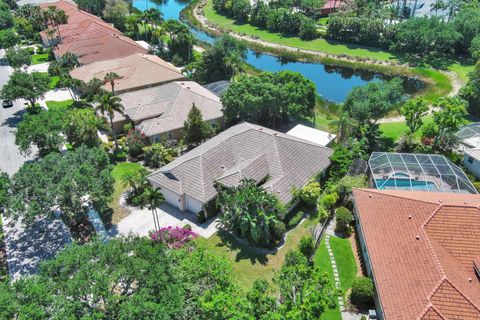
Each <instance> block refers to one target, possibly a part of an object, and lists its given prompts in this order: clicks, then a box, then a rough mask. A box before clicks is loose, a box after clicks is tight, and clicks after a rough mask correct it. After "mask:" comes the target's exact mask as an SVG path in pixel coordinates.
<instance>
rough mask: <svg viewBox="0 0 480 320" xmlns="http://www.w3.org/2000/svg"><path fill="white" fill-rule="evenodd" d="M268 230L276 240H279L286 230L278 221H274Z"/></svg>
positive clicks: (283, 224)
mask: <svg viewBox="0 0 480 320" xmlns="http://www.w3.org/2000/svg"><path fill="white" fill-rule="evenodd" d="M270 228H271V230H272V234H273V237H274V238H275V239H277V240H280V239H281V238H282V236H283V234H284V233H285V231H286V230H287V228H286V227H285V223H283V222H282V221H279V220H274V221H273V222H272V223H271V226H270Z"/></svg>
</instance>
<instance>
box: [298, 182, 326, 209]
mask: <svg viewBox="0 0 480 320" xmlns="http://www.w3.org/2000/svg"><path fill="white" fill-rule="evenodd" d="M321 190H322V189H321V188H320V183H319V182H318V181H312V182H309V183H308V184H307V185H305V186H304V187H303V188H302V189H300V190H299V191H298V199H299V200H300V201H302V203H304V204H305V205H307V206H310V207H313V206H314V205H315V204H316V203H317V200H318V197H320V192H321Z"/></svg>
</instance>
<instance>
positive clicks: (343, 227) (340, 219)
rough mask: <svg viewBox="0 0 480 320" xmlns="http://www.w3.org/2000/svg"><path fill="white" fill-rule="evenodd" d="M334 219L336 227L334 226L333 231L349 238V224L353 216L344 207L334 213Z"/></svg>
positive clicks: (350, 230)
mask: <svg viewBox="0 0 480 320" xmlns="http://www.w3.org/2000/svg"><path fill="white" fill-rule="evenodd" d="M335 217H336V218H337V225H336V226H335V231H336V232H339V233H341V234H345V235H346V236H350V234H351V232H352V228H351V227H350V223H351V222H352V219H353V216H352V213H351V212H350V210H348V209H347V208H345V207H340V208H337V210H336V211H335Z"/></svg>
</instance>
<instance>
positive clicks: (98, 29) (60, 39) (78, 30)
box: [40, 19, 121, 47]
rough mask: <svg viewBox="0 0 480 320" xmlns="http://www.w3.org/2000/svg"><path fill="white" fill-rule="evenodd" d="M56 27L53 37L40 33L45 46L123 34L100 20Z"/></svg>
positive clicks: (44, 32) (43, 32)
mask: <svg viewBox="0 0 480 320" xmlns="http://www.w3.org/2000/svg"><path fill="white" fill-rule="evenodd" d="M58 29H59V30H60V32H58V30H57V28H56V27H55V28H54V29H53V30H55V34H54V35H53V36H52V37H49V36H48V35H47V32H46V31H42V32H40V37H41V38H42V42H43V45H44V46H47V47H49V46H53V45H57V44H59V43H62V44H68V43H72V42H76V41H80V40H85V39H92V38H98V37H102V36H105V35H111V34H121V32H120V31H118V30H117V29H115V28H114V27H112V26H111V25H109V24H108V23H105V22H103V21H101V20H98V19H87V20H85V21H82V22H80V23H71V24H62V25H59V26H58Z"/></svg>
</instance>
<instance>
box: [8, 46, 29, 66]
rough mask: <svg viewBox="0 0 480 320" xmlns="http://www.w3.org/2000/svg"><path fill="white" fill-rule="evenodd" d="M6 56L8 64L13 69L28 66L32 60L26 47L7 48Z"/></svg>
mask: <svg viewBox="0 0 480 320" xmlns="http://www.w3.org/2000/svg"><path fill="white" fill-rule="evenodd" d="M6 57H7V60H8V64H9V65H10V66H11V67H12V68H14V69H18V68H21V67H23V66H29V65H30V63H31V62H32V59H31V57H30V52H28V50H26V49H16V48H14V47H12V48H8V49H7V52H6Z"/></svg>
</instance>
